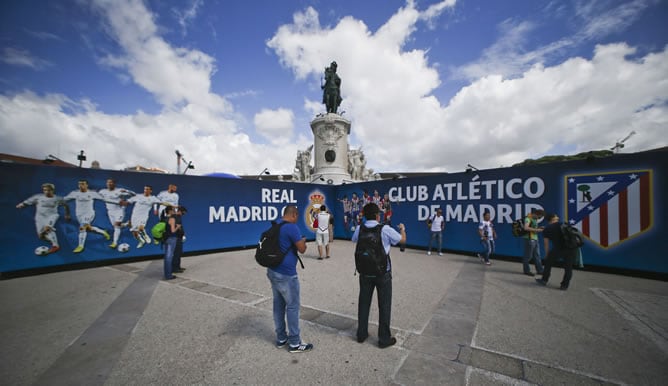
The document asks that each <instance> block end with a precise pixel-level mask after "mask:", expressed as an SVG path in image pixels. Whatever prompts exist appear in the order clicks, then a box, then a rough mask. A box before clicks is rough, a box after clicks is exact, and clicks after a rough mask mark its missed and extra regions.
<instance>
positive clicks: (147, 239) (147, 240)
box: [144, 235, 151, 244]
mask: <svg viewBox="0 0 668 386" xmlns="http://www.w3.org/2000/svg"><path fill="white" fill-rule="evenodd" d="M144 241H146V244H151V237H150V236H149V235H144Z"/></svg>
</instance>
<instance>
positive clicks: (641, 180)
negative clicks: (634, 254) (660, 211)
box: [564, 170, 654, 248]
mask: <svg viewBox="0 0 668 386" xmlns="http://www.w3.org/2000/svg"><path fill="white" fill-rule="evenodd" d="M564 185H565V188H566V218H567V219H568V221H569V222H570V223H571V224H572V225H574V226H575V227H577V228H578V229H579V230H580V231H581V232H582V233H583V234H584V235H585V236H586V237H587V238H589V239H590V240H591V241H593V242H595V243H596V244H598V245H600V246H601V247H603V248H610V247H614V246H615V245H618V244H620V243H622V242H624V241H626V240H628V239H630V238H632V237H635V236H637V235H639V234H641V233H643V232H645V231H647V230H648V229H650V228H651V227H652V223H653V221H652V212H653V208H654V206H653V202H652V171H651V170H629V171H620V172H612V173H596V174H573V175H567V176H565V180H564Z"/></svg>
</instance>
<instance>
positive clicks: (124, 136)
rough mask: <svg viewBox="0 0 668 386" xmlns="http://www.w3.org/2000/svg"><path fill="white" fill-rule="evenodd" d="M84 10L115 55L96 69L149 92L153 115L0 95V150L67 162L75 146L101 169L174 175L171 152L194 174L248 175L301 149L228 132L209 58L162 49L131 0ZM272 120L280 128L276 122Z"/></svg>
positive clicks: (226, 110) (288, 164) (105, 0)
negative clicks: (91, 13)
mask: <svg viewBox="0 0 668 386" xmlns="http://www.w3.org/2000/svg"><path fill="white" fill-rule="evenodd" d="M94 8H95V10H96V11H97V12H98V14H99V16H100V17H101V20H102V21H103V25H104V26H105V28H106V30H107V33H108V34H109V36H110V37H111V38H112V39H113V40H114V41H115V42H116V43H117V44H118V48H119V50H120V52H119V53H118V54H116V55H113V56H112V55H110V56H108V57H107V58H106V59H105V60H104V63H105V64H106V65H108V66H110V67H111V68H114V69H119V70H121V71H123V72H124V73H126V74H127V76H128V77H129V79H131V80H132V81H133V82H134V83H136V84H138V85H139V86H141V87H143V88H144V89H145V90H147V91H148V92H150V93H151V94H152V95H154V96H155V98H156V99H157V100H158V101H159V102H160V103H161V104H162V106H163V109H162V111H161V112H159V113H157V114H147V113H144V112H142V111H138V112H136V113H134V114H129V115H112V114H107V113H105V112H104V111H100V110H98V108H97V107H96V106H95V105H94V104H93V103H91V102H90V101H88V100H85V99H84V100H72V99H69V98H67V97H66V96H64V95H60V94H47V95H37V94H35V93H32V92H18V93H14V94H13V95H2V96H0V128H1V130H0V151H3V152H7V153H12V154H21V155H26V156H32V157H37V158H40V157H44V156H45V155H46V154H54V155H56V156H58V157H59V158H62V159H65V160H73V159H76V158H75V155H76V154H78V152H79V150H81V149H84V150H85V151H86V153H87V154H88V159H89V160H99V161H100V162H101V164H102V167H103V168H109V169H120V168H123V167H126V166H134V165H137V164H141V165H144V166H158V167H162V168H166V169H175V167H171V166H172V165H174V164H175V162H174V155H173V154H174V149H176V148H178V149H179V150H180V151H182V152H183V153H184V155H185V156H186V157H187V159H188V160H192V161H193V163H194V164H195V167H196V172H197V173H199V174H203V173H208V172H215V171H225V172H234V173H239V174H246V173H248V174H253V173H257V170H258V168H260V169H261V168H262V167H264V166H266V165H269V164H270V165H276V166H274V167H273V169H272V172H274V173H289V172H291V171H292V170H291V168H292V166H293V164H294V154H296V151H297V149H298V148H306V147H307V146H308V143H307V142H306V139H305V138H302V137H299V138H297V139H296V140H294V139H293V141H290V142H289V143H286V144H285V145H284V146H282V148H281V150H280V151H276V150H275V149H274V148H273V147H271V146H269V145H263V144H256V143H252V141H251V139H250V137H249V136H248V135H247V134H245V133H243V132H242V131H241V129H240V127H239V126H238V123H237V122H238V121H243V119H240V118H239V116H238V113H236V112H235V111H234V109H233V108H232V106H231V105H230V103H229V102H228V101H227V100H226V99H225V98H223V97H221V96H220V95H217V94H215V93H212V92H211V90H210V83H211V77H212V75H213V74H214V72H215V63H214V60H213V58H211V57H210V56H208V55H207V54H205V53H203V52H201V51H198V50H194V49H186V48H180V47H174V46H172V45H170V44H169V43H168V42H167V41H165V40H164V39H163V38H162V37H161V36H160V35H158V30H159V28H158V27H157V26H156V25H155V23H154V16H153V15H152V14H151V13H150V12H149V11H148V10H147V9H146V8H145V6H144V3H143V2H141V1H138V0H125V1H124V2H123V3H122V4H120V3H119V1H110V0H99V1H96V2H95V4H94ZM288 115H289V114H288ZM279 116H282V115H281V114H279ZM282 124H283V125H284V126H283V127H285V119H283V123H282ZM264 129H265V130H270V129H276V128H273V127H268V128H267V127H265V128H264ZM36 138H38V139H39V140H36ZM174 166H175V165H174ZM281 166H283V167H282V168H281Z"/></svg>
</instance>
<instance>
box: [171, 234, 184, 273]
mask: <svg viewBox="0 0 668 386" xmlns="http://www.w3.org/2000/svg"><path fill="white" fill-rule="evenodd" d="M181 255H183V237H177V238H176V247H175V248H174V258H173V259H172V271H175V270H177V269H180V268H181Z"/></svg>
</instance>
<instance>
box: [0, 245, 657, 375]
mask: <svg viewBox="0 0 668 386" xmlns="http://www.w3.org/2000/svg"><path fill="white" fill-rule="evenodd" d="M308 248H309V251H310V253H309V252H307V258H306V259H304V260H305V265H306V269H305V270H301V268H300V269H299V270H298V271H299V275H300V284H301V292H302V308H301V319H302V322H301V329H302V337H303V339H304V340H305V341H309V342H312V343H314V344H315V349H314V350H313V351H312V352H310V353H306V354H290V353H288V352H287V351H286V350H284V349H277V348H275V347H274V339H275V337H274V332H273V322H272V317H271V307H272V300H271V299H272V294H271V287H270V285H269V282H268V280H267V278H266V275H265V273H264V270H263V269H262V268H261V267H259V266H257V264H255V262H254V260H253V258H252V251H250V250H248V251H233V252H225V253H217V254H211V255H202V256H191V257H186V258H184V260H183V265H184V267H186V268H187V270H186V271H185V272H184V273H183V274H178V276H179V278H177V279H175V280H171V281H162V280H160V278H161V276H162V275H161V272H160V271H161V266H162V262H161V261H152V262H151V261H149V262H137V263H128V264H122V265H118V266H112V267H106V268H94V269H88V270H80V271H67V272H58V273H51V274H46V275H39V276H33V277H25V278H16V279H11V280H5V281H0V307H1V308H0V309H3V311H5V316H4V317H3V318H0V327H1V328H0V338H3V345H2V346H0V354H2V356H1V357H2V358H11V359H12V360H11V361H8V360H3V361H0V376H2V377H3V378H2V379H3V383H5V382H7V384H12V385H29V384H34V383H35V382H36V381H38V380H39V379H40V378H41V379H42V380H46V379H47V378H46V377H48V376H49V374H50V373H49V371H53V369H55V368H61V369H62V368H65V367H62V366H63V362H65V363H64V365H71V364H72V363H68V355H67V352H68V350H72V345H73V344H75V343H76V342H77V339H81V337H85V336H86V331H88V330H91V331H92V333H96V334H103V335H104V334H107V335H109V337H110V338H111V339H116V340H118V341H120V340H124V341H125V343H123V344H122V345H121V346H122V347H121V346H119V347H115V346H114V347H112V346H109V349H108V350H106V351H105V350H100V349H99V347H98V348H97V350H95V349H93V348H90V349H89V350H88V351H86V350H85V349H82V350H84V351H83V352H89V353H95V354H94V356H95V358H91V360H90V362H88V364H87V363H86V362H85V361H83V362H81V363H79V366H69V367H68V368H69V369H70V370H69V371H70V372H71V374H70V375H71V378H70V379H71V380H76V379H80V378H77V377H81V375H82V371H81V370H80V369H81V368H86V367H87V366H91V367H94V366H92V364H93V363H94V362H95V361H98V362H99V361H104V360H105V359H106V360H107V361H108V362H109V367H108V368H109V369H110V370H109V371H108V372H106V371H105V372H102V373H100V375H99V377H97V378H96V379H94V380H92V381H89V382H86V384H101V385H102V384H106V385H121V384H122V385H126V384H141V385H175V384H179V385H180V384H202V385H227V384H287V383H296V382H299V383H307V384H325V385H329V384H333V385H334V384H335V385H339V384H370V385H375V384H378V385H395V384H401V385H419V384H429V385H432V384H444V385H450V384H452V385H479V384H485V385H487V384H490V385H529V384H541V385H552V384H568V385H572V384H574V385H589V384H639V385H653V384H664V381H665V379H668V354H666V352H665V350H664V346H663V344H664V342H665V337H666V333H665V332H666V331H667V330H668V327H667V326H666V320H668V307H665V305H666V296H668V283H665V282H657V281H652V280H644V279H638V278H630V277H623V276H617V275H609V274H601V273H593V272H584V271H576V272H575V275H574V280H573V283H572V286H571V288H570V289H569V290H568V291H565V292H564V291H559V290H557V289H555V285H554V284H553V283H550V284H549V286H548V287H547V288H545V287H539V286H537V285H536V284H535V283H534V280H533V279H532V278H529V277H526V276H524V275H522V274H521V265H520V264H519V263H518V262H507V261H493V265H492V266H491V267H485V266H484V265H481V264H480V263H479V262H478V260H477V259H475V258H472V257H470V256H463V255H452V254H445V255H444V256H437V255H431V256H428V255H426V254H425V253H424V251H420V250H410V249H408V250H406V252H405V253H400V252H398V251H396V250H395V249H393V252H392V261H393V277H394V280H393V309H392V331H393V334H395V335H396V337H397V340H398V341H397V344H396V345H395V346H393V347H390V348H386V349H379V348H378V347H377V339H376V338H375V336H374V335H375V332H376V331H375V330H376V328H377V318H378V314H377V306H376V304H375V301H374V302H373V303H372V308H371V310H372V312H371V316H370V332H371V334H372V336H371V337H370V338H369V339H368V340H367V341H366V342H364V343H363V344H359V343H357V342H356V341H355V339H354V331H355V328H356V314H357V290H358V283H357V281H358V277H357V276H355V275H354V274H353V269H352V267H354V263H353V259H352V252H353V244H352V243H350V242H347V241H343V240H336V241H335V242H334V244H333V245H332V258H331V259H328V260H323V261H319V260H316V259H315V258H314V255H313V253H312V252H313V250H314V249H315V248H314V245H313V243H309V245H308ZM309 256H310V257H309ZM562 272H563V271H562V270H560V269H555V271H554V278H555V279H554V280H557V283H558V279H559V277H560V276H561V274H562ZM140 278H143V279H142V280H145V279H147V280H149V281H151V280H153V281H154V283H155V286H154V289H153V290H152V292H151V293H150V294H144V295H140V296H139V297H141V298H144V299H145V301H146V303H145V306H143V309H141V310H136V309H133V308H128V310H129V311H128V312H130V314H128V315H127V318H126V317H124V320H131V318H133V317H136V321H135V322H134V323H135V324H134V327H133V328H131V329H130V330H129V331H128V332H122V331H121V330H119V329H114V328H112V327H113V326H112V325H110V324H109V323H110V320H113V318H109V316H110V313H111V316H113V314H114V313H115V311H114V310H115V308H114V306H112V305H113V304H114V302H117V303H118V302H120V303H121V305H122V304H124V303H127V302H128V301H129V300H123V299H124V296H126V297H127V294H126V292H127V291H130V290H129V289H130V288H132V286H131V285H132V283H136V282H137V280H139V279H140ZM140 300H141V299H134V300H132V301H140ZM130 310H133V311H130ZM105 315H106V316H105ZM133 315H134V316H133ZM123 331H124V330H123ZM59 361H60V362H59ZM10 363H20V364H21V366H11V365H10ZM58 363H60V367H58V366H59V365H58ZM50 369H51V370H50ZM78 369H79V370H78ZM64 379H66V378H64ZM54 383H55V382H54ZM63 384H66V382H63ZM70 384H73V383H70Z"/></svg>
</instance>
